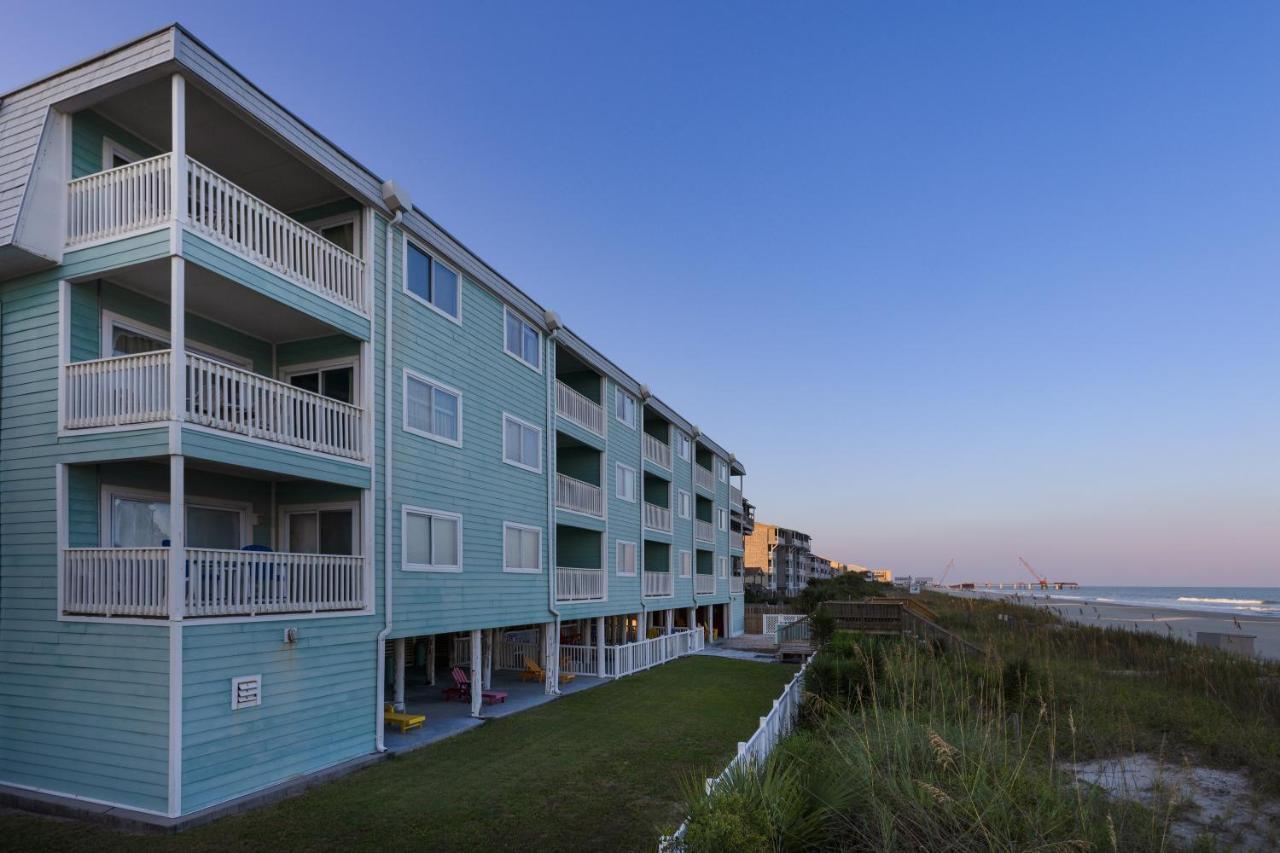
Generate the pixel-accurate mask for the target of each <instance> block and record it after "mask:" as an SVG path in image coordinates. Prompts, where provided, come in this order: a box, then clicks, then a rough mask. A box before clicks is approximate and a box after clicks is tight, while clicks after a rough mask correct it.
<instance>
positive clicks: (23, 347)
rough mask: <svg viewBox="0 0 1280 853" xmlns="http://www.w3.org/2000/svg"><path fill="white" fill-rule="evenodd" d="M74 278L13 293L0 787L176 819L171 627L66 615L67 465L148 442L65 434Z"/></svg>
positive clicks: (102, 250) (4, 459) (1, 532)
mask: <svg viewBox="0 0 1280 853" xmlns="http://www.w3.org/2000/svg"><path fill="white" fill-rule="evenodd" d="M110 252H111V247H95V248H94V249H89V250H84V251H82V252H79V253H75V254H77V255H79V258H78V259H77V261H76V262H77V263H79V264H80V265H81V268H86V267H88V266H92V265H93V264H94V263H95V261H94V258H98V259H101V258H102V257H104V256H106V255H108V254H110ZM64 272H65V271H55V272H52V273H43V274H40V275H38V276H32V277H28V278H24V279H18V280H15V281H12V282H8V283H6V284H4V285H0V495H3V500H2V501H0V781H3V782H6V783H10V784H16V785H25V786H29V787H35V788H42V789H46V790H53V791H58V792H61V793H66V794H71V795H75V796H79V797H88V798H92V799H97V800H104V801H108V802H115V803H122V804H125V805H128V806H131V807H134V808H143V809H151V810H154V811H163V810H164V809H165V808H166V805H167V792H168V751H167V738H168V672H169V663H168V630H167V626H165V625H157V626H150V625H121V624H106V623H88V622H60V621H58V618H57V617H58V612H57V527H56V515H57V513H56V502H55V470H56V469H55V464H56V463H57V462H58V461H63V460H66V459H69V458H76V457H77V456H84V455H86V454H89V455H92V452H95V451H100V452H102V453H104V454H112V453H119V452H120V451H119V449H118V448H113V447H111V446H110V444H109V442H114V443H116V444H126V445H128V444H130V443H131V442H133V443H135V444H136V443H137V442H138V441H140V440H141V441H142V443H144V444H145V443H146V439H147V436H146V435H145V433H128V434H118V435H115V436H112V437H111V438H110V439H109V440H108V439H106V438H105V437H99V438H97V439H95V440H94V441H90V442H76V441H66V440H64V441H59V440H58V439H57V437H56V431H57V391H56V389H57V370H58V357H59V356H58V335H57V328H58V327H57V316H58V278H59V277H60V275H61V274H63V273H64ZM153 432H155V431H153Z"/></svg>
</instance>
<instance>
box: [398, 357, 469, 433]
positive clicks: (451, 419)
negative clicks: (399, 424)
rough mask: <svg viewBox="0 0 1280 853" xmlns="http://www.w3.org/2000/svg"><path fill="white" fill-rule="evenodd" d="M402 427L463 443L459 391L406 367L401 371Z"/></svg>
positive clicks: (460, 395)
mask: <svg viewBox="0 0 1280 853" xmlns="http://www.w3.org/2000/svg"><path fill="white" fill-rule="evenodd" d="M404 428H405V429H406V430H408V431H409V432H413V433H417V434H418V435H422V436H426V437H427V438H432V439H435V440H436V441H443V442H445V443H446V444H453V445H457V446H461V445H462V394H461V393H460V392H458V391H455V390H453V389H452V388H447V387H445V386H444V385H440V384H438V383H435V382H432V381H431V380H430V379H427V378H426V377H424V376H419V375H418V374H416V373H412V372H410V371H408V370H406V371H405V373H404Z"/></svg>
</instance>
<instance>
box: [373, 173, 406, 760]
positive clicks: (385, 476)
mask: <svg viewBox="0 0 1280 853" xmlns="http://www.w3.org/2000/svg"><path fill="white" fill-rule="evenodd" d="M382 197H383V198H384V199H386V201H387V203H388V206H390V207H391V209H393V210H394V211H395V216H394V217H393V218H392V220H391V221H390V222H388V223H387V230H386V241H385V245H384V248H383V252H384V254H383V263H382V272H383V281H382V611H383V617H384V624H383V626H382V630H381V631H379V632H378V651H377V657H376V658H375V660H376V661H377V664H378V691H377V699H378V704H377V708H376V709H375V711H376V717H375V719H376V720H377V721H378V728H377V740H376V749H377V751H378V752H386V751H387V747H386V744H385V743H384V742H383V724H382V709H383V707H384V705H385V703H386V696H387V666H386V663H385V662H384V661H383V657H384V656H385V651H384V648H385V644H386V642H387V635H388V634H390V633H391V601H392V598H391V503H392V502H391V483H392V476H391V408H392V406H391V399H392V397H391V388H392V385H391V344H392V328H391V317H392V311H391V297H392V289H391V279H392V275H391V258H392V238H393V232H394V231H395V229H396V228H397V227H399V225H400V223H402V222H403V221H404V211H405V210H407V209H408V207H409V199H408V196H407V195H405V194H404V193H403V191H397V188H396V186H395V184H393V183H391V182H390V181H387V182H386V183H384V184H383V185H382Z"/></svg>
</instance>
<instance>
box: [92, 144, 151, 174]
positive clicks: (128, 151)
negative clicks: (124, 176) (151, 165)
mask: <svg viewBox="0 0 1280 853" xmlns="http://www.w3.org/2000/svg"><path fill="white" fill-rule="evenodd" d="M116 155H119V156H120V157H123V158H124V159H126V160H128V161H129V163H125V164H124V165H125V166H128V165H129V164H130V163H137V162H138V161H139V160H145V159H146V158H145V157H143V156H142V155H141V154H139V153H138V152H137V151H134V150H133V149H132V148H129V147H127V146H125V145H122V144H120V143H119V142H117V141H115V140H114V139H112V138H111V137H110V136H104V137H102V171H104V172H105V171H107V170H108V169H111V168H112V167H111V166H108V165H107V164H108V163H110V162H111V161H112V160H114V159H115V157H116ZM117 168H120V169H123V168H124V166H119V167H117Z"/></svg>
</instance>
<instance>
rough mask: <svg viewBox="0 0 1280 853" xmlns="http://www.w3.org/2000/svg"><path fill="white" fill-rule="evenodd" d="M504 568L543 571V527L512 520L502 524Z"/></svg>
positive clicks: (506, 570)
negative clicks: (517, 522) (514, 522)
mask: <svg viewBox="0 0 1280 853" xmlns="http://www.w3.org/2000/svg"><path fill="white" fill-rule="evenodd" d="M502 570H503V571H504V572H523V573H534V572H540V571H542V528H540V527H527V526H525V525H523V524H513V523H512V522H507V523H506V524H504V525H502Z"/></svg>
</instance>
